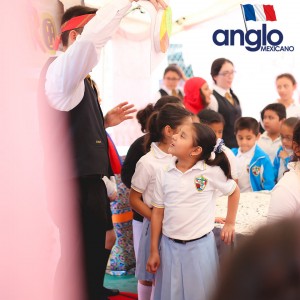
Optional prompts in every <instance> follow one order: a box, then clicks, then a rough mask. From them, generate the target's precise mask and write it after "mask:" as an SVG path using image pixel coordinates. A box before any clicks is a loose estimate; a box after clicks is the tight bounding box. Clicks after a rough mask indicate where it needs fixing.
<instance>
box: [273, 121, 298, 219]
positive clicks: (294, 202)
mask: <svg viewBox="0 0 300 300" xmlns="http://www.w3.org/2000/svg"><path fill="white" fill-rule="evenodd" d="M292 148H293V152H294V156H293V159H292V161H291V162H290V163H289V164H288V171H287V172H286V173H284V175H283V177H282V178H281V179H280V180H279V182H278V183H277V184H276V186H275V187H274V189H273V190H272V192H271V200H270V206H269V212H268V221H269V222H275V221H278V220H280V219H283V218H291V217H300V121H298V123H297V124H296V126H295V128H294V132H293V143H292Z"/></svg>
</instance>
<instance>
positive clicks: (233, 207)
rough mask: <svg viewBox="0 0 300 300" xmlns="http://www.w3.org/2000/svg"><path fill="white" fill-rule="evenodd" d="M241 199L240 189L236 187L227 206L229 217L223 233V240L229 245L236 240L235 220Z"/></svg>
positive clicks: (229, 197)
mask: <svg viewBox="0 0 300 300" xmlns="http://www.w3.org/2000/svg"><path fill="white" fill-rule="evenodd" d="M239 199H240V189H239V187H238V186H237V185H236V188H235V190H234V192H233V193H232V194H231V195H230V196H228V204H227V216H226V221H225V225H224V227H223V229H222V231H221V239H222V240H223V241H224V242H225V243H226V244H228V245H230V244H231V243H232V242H233V240H234V234H235V232H234V226H235V218H236V214H237V209H238V205H239Z"/></svg>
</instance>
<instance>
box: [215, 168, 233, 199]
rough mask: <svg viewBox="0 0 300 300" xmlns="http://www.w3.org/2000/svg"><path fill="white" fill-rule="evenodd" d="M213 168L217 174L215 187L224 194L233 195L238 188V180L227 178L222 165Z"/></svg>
mask: <svg viewBox="0 0 300 300" xmlns="http://www.w3.org/2000/svg"><path fill="white" fill-rule="evenodd" d="M213 168H215V170H216V175H215V177H214V180H213V182H212V184H213V186H214V188H215V189H216V190H218V191H220V192H221V193H222V194H223V195H224V196H229V195H231V194H232V193H233V192H234V190H235V188H236V182H235V181H234V180H233V179H227V177H226V176H225V174H224V172H223V171H222V169H221V168H220V167H217V166H215V167H213Z"/></svg>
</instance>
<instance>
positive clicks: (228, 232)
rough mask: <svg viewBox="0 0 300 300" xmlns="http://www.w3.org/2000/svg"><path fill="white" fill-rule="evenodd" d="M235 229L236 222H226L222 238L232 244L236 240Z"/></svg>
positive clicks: (226, 242)
mask: <svg viewBox="0 0 300 300" xmlns="http://www.w3.org/2000/svg"><path fill="white" fill-rule="evenodd" d="M234 235H235V229H234V224H229V223H226V221H225V225H224V226H223V229H222V231H221V239H222V241H224V243H225V244H227V245H230V244H231V243H232V242H233V240H234Z"/></svg>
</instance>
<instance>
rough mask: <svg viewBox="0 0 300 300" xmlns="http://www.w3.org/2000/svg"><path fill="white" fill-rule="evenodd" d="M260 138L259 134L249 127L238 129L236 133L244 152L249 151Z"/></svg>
mask: <svg viewBox="0 0 300 300" xmlns="http://www.w3.org/2000/svg"><path fill="white" fill-rule="evenodd" d="M258 138H259V135H257V136H256V135H255V134H254V133H253V131H252V130H249V129H243V130H238V132H237V134H236V140H237V143H238V145H239V147H240V149H241V152H242V153H244V152H248V151H249V150H250V149H251V148H252V147H253V146H254V145H255V143H256V141H257V140H258Z"/></svg>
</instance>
